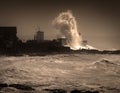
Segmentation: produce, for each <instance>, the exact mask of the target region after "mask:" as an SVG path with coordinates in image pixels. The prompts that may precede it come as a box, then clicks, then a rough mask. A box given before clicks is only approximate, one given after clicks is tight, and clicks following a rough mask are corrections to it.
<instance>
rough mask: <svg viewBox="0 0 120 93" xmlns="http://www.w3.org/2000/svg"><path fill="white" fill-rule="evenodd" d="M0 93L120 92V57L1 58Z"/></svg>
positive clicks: (61, 55)
mask: <svg viewBox="0 0 120 93" xmlns="http://www.w3.org/2000/svg"><path fill="white" fill-rule="evenodd" d="M75 91H78V92H75ZM87 91H89V92H87ZM0 92H2V93H23V92H28V93H120V55H108V54H56V55H47V56H27V55H26V56H20V57H14V56H11V57H6V56H2V57H0Z"/></svg>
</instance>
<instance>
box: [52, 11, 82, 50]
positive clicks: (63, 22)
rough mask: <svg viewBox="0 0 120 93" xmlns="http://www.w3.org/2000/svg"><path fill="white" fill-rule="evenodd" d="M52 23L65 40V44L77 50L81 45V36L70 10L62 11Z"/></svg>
mask: <svg viewBox="0 0 120 93" xmlns="http://www.w3.org/2000/svg"><path fill="white" fill-rule="evenodd" d="M53 25H54V27H55V28H56V29H58V30H59V31H60V32H61V33H62V35H63V36H65V38H66V41H67V46H69V47H70V48H71V49H73V50H78V49H80V48H81V45H82V37H81V36H80V35H79V33H78V31H77V25H76V20H75V17H74V16H73V14H72V12H71V11H67V12H62V13H60V14H59V15H58V17H56V18H55V19H54V20H53Z"/></svg>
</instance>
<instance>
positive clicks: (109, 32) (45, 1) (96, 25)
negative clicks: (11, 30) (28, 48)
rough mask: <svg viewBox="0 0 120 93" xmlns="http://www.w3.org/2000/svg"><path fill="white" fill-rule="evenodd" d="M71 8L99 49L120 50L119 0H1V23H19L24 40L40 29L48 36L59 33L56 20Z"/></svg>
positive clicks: (86, 37)
mask: <svg viewBox="0 0 120 93" xmlns="http://www.w3.org/2000/svg"><path fill="white" fill-rule="evenodd" d="M67 10H71V11H72V13H73V15H74V17H75V18H76V21H77V28H78V31H79V32H80V33H81V34H82V37H83V39H84V40H87V41H88V44H90V45H91V46H93V47H96V48H98V49H120V39H119V38H120V2H119V0H0V26H16V27H17V36H18V37H19V38H20V39H21V40H28V39H33V37H34V34H35V33H36V32H37V31H38V30H39V28H40V30H41V31H44V33H45V39H46V40H48V39H50V40H52V39H55V38H57V37H58V36H59V34H60V33H59V31H57V30H56V29H55V28H54V27H53V26H52V21H53V20H54V18H55V17H57V16H58V15H59V13H61V12H65V11H67Z"/></svg>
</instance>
